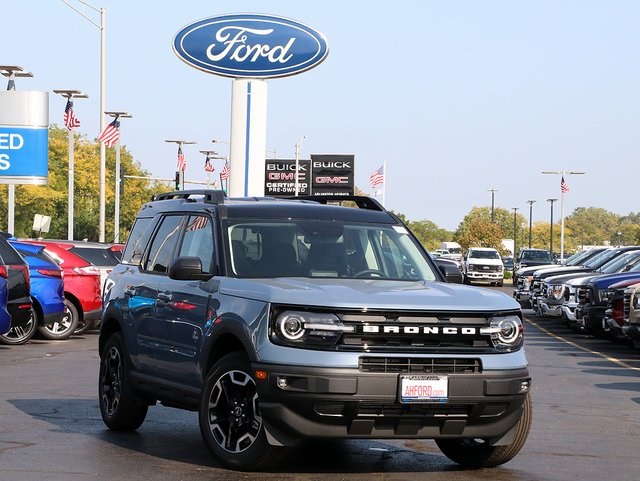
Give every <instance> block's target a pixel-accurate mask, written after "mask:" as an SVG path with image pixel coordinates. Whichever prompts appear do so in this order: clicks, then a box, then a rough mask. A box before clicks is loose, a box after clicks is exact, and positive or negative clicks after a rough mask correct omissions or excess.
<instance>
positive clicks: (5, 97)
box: [0, 90, 49, 185]
mask: <svg viewBox="0 0 640 481" xmlns="http://www.w3.org/2000/svg"><path fill="white" fill-rule="evenodd" d="M48 175H49V94H48V93H47V92H38V91H25V90H22V91H16V90H8V91H4V92H0V184H32V185H46V184H47V176H48Z"/></svg>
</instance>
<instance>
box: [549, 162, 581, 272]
mask: <svg viewBox="0 0 640 481" xmlns="http://www.w3.org/2000/svg"><path fill="white" fill-rule="evenodd" d="M542 173H543V174H555V175H557V174H560V175H562V180H564V176H565V175H580V174H584V172H578V171H575V170H544V171H542ZM566 192H569V187H567V185H566V184H565V183H563V182H561V184H560V218H561V222H560V261H561V262H562V261H564V194H565V193H566Z"/></svg>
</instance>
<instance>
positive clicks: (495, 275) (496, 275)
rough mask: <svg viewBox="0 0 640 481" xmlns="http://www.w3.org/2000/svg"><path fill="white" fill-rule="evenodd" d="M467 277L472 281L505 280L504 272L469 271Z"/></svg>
mask: <svg viewBox="0 0 640 481" xmlns="http://www.w3.org/2000/svg"><path fill="white" fill-rule="evenodd" d="M466 275H467V278H468V279H469V280H471V281H485V282H500V281H504V274H503V273H502V272H474V271H470V272H467V274H466Z"/></svg>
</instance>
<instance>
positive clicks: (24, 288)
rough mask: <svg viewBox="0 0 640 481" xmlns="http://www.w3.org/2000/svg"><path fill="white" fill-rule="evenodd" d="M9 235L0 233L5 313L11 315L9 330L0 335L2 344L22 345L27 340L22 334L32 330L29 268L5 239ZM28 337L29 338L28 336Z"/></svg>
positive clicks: (0, 261)
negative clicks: (3, 268) (5, 295)
mask: <svg viewBox="0 0 640 481" xmlns="http://www.w3.org/2000/svg"><path fill="white" fill-rule="evenodd" d="M9 237H11V234H8V233H6V232H2V233H0V263H1V264H4V265H6V266H7V275H8V276H7V288H8V290H9V293H8V299H7V311H9V314H11V330H10V331H9V332H8V333H6V334H3V335H0V342H2V343H4V344H23V343H24V342H26V341H27V340H28V337H26V336H24V333H25V332H27V331H29V330H30V329H32V328H33V327H32V324H33V322H34V321H33V316H32V311H31V309H32V307H33V304H32V301H31V292H30V287H31V286H30V278H29V266H28V265H27V263H26V262H25V260H24V258H23V257H22V256H21V255H20V254H19V253H18V251H16V250H15V249H14V248H13V247H12V246H11V244H9V242H8V241H7V238H9ZM29 337H30V336H29Z"/></svg>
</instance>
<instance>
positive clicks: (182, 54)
mask: <svg viewBox="0 0 640 481" xmlns="http://www.w3.org/2000/svg"><path fill="white" fill-rule="evenodd" d="M173 50H174V52H175V54H176V55H177V56H178V57H179V58H180V60H182V61H183V62H185V63H186V64H188V65H190V66H191V67H194V68H196V69H198V70H202V71H204V72H207V73H211V74H214V75H220V76H222V77H228V78H231V79H233V82H232V97H231V137H230V140H231V147H230V155H231V158H230V177H229V180H228V181H227V182H228V194H229V195H233V196H238V195H241V196H247V195H249V196H259V197H261V196H263V195H264V192H265V189H264V172H265V165H266V164H265V150H266V137H267V135H266V132H267V82H266V80H267V79H272V78H279V77H287V76H291V75H296V74H298V73H302V72H305V71H307V70H310V69H312V68H314V67H316V66H317V65H319V64H320V63H322V62H323V61H324V59H325V58H326V57H327V54H328V53H329V46H328V44H327V40H326V38H325V37H324V35H323V34H321V33H320V32H318V31H316V30H314V29H313V28H311V27H309V26H307V25H304V24H302V23H300V22H297V21H295V20H291V19H289V18H284V17H278V16H273V15H261V14H232V15H220V16H215V17H210V18H206V19H204V20H199V21H197V22H193V23H191V24H189V25H187V26H185V27H183V28H182V29H181V30H180V31H179V32H178V33H177V34H176V36H175V37H174V39H173ZM296 173H297V172H296ZM296 193H297V192H296Z"/></svg>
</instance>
